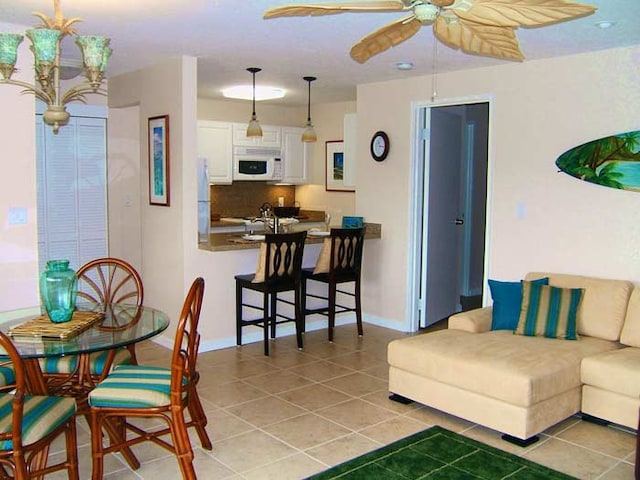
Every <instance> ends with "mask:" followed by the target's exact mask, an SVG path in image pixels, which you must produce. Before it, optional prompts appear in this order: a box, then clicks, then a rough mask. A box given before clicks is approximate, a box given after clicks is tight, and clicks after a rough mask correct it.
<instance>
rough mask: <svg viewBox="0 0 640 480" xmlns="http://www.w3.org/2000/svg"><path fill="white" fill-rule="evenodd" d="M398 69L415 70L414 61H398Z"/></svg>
mask: <svg viewBox="0 0 640 480" xmlns="http://www.w3.org/2000/svg"><path fill="white" fill-rule="evenodd" d="M396 68H397V69H398V70H413V63H411V62H398V63H396Z"/></svg>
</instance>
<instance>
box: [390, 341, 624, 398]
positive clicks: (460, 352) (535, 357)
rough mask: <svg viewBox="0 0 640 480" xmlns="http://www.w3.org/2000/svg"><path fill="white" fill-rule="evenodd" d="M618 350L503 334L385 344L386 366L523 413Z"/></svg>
mask: <svg viewBox="0 0 640 480" xmlns="http://www.w3.org/2000/svg"><path fill="white" fill-rule="evenodd" d="M616 348H618V346H617V343H616V342H610V341H607V340H602V339H599V338H590V337H580V338H579V339H578V340H576V341H574V342H560V341H558V340H554V339H550V338H544V337H525V336H523V335H514V334H513V333H512V332H510V331H507V330H494V331H491V332H485V333H469V332H465V331H463V330H440V331H437V332H431V333H426V334H422V335H416V336H413V337H409V338H403V339H400V340H395V341H393V342H391V343H390V344H389V348H388V361H389V364H390V365H392V366H394V367H396V368H399V369H403V370H406V371H409V372H411V373H414V374H416V375H419V376H421V377H427V378H431V379H434V380H437V381H438V382H442V383H445V384H449V385H453V386H456V387H459V388H462V389H464V390H468V391H472V392H475V393H478V394H481V395H485V396H488V397H491V398H495V399H498V400H502V401H505V402H508V403H511V404H513V405H517V406H522V407H528V406H531V405H534V404H536V403H538V402H540V401H543V400H546V399H548V398H551V397H554V396H556V395H559V394H561V393H563V392H565V391H568V390H570V389H572V388H577V387H579V386H580V385H581V383H580V362H581V360H582V359H583V358H584V357H586V356H589V355H594V354H596V353H600V352H605V351H608V350H613V349H616Z"/></svg>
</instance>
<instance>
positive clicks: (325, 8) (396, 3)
mask: <svg viewBox="0 0 640 480" xmlns="http://www.w3.org/2000/svg"><path fill="white" fill-rule="evenodd" d="M409 8H410V7H407V6H405V4H404V3H403V2H402V0H382V1H375V0H371V1H364V2H339V3H332V4H324V5H322V4H307V5H283V6H281V7H274V8H269V9H268V10H265V12H264V15H263V17H262V18H265V19H268V18H277V17H306V16H309V15H311V16H318V15H335V14H337V13H346V12H398V11H402V10H407V9H409Z"/></svg>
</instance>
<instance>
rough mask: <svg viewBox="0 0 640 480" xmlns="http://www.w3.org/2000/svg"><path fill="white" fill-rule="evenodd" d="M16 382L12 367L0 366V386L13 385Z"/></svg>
mask: <svg viewBox="0 0 640 480" xmlns="http://www.w3.org/2000/svg"><path fill="white" fill-rule="evenodd" d="M15 383H16V373H15V372H14V371H13V367H9V366H7V365H2V366H0V387H4V386H7V385H13V384H15Z"/></svg>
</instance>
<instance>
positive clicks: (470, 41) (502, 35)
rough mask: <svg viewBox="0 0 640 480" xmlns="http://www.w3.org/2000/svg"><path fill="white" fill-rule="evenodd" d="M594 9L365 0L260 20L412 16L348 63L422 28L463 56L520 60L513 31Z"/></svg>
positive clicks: (553, 0)
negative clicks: (429, 28)
mask: <svg viewBox="0 0 640 480" xmlns="http://www.w3.org/2000/svg"><path fill="white" fill-rule="evenodd" d="M595 10H596V8H595V7H592V6H589V5H584V4H580V3H575V2H571V1H569V0H431V1H429V0H369V1H361V2H336V3H326V4H307V5H283V6H280V7H275V8H270V9H268V10H266V11H265V12H264V18H265V19H269V18H276V17H294V16H297V17H303V16H308V15H311V16H318V15H334V14H337V13H346V12H410V14H409V15H408V16H406V17H403V18H400V19H398V20H395V21H393V22H391V23H389V24H387V25H385V26H384V27H382V28H380V29H378V30H376V31H375V32H373V33H370V34H369V35H367V36H366V37H364V38H363V39H361V40H360V41H359V42H358V43H356V44H355V45H354V46H353V47H352V48H351V58H353V59H354V60H355V61H357V62H359V63H364V62H366V61H367V60H369V59H370V58H371V57H372V56H374V55H377V54H378V53H381V52H384V51H385V50H387V49H389V48H390V47H394V46H396V45H398V44H399V43H402V42H404V41H405V40H408V39H409V38H411V37H412V36H413V35H415V34H416V33H417V32H418V30H420V27H422V26H423V25H433V31H434V34H435V36H436V38H437V39H438V40H440V41H441V42H443V43H445V44H446V45H448V46H450V47H452V48H454V49H461V50H462V51H463V52H465V53H471V54H476V55H483V56H488V57H495V58H506V59H510V60H523V59H524V55H523V54H522V51H521V50H520V45H519V43H518V39H517V38H516V34H515V31H516V29H517V28H518V27H538V26H543V25H549V24H552V23H558V22H563V21H566V20H571V19H574V18H577V17H582V16H585V15H589V14H591V13H593V12H594V11H595Z"/></svg>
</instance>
